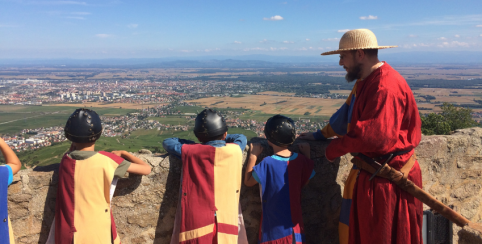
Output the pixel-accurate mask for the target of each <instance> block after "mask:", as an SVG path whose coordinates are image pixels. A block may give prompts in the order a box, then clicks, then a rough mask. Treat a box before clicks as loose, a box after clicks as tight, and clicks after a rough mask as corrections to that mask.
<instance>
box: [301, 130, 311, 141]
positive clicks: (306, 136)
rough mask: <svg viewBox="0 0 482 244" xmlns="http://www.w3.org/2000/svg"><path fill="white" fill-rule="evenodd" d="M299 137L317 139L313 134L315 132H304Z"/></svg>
mask: <svg viewBox="0 0 482 244" xmlns="http://www.w3.org/2000/svg"><path fill="white" fill-rule="evenodd" d="M298 138H300V139H303V140H309V141H314V140H315V137H314V136H313V132H303V133H301V134H300V135H299V136H298Z"/></svg>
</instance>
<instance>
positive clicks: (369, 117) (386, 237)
mask: <svg viewBox="0 0 482 244" xmlns="http://www.w3.org/2000/svg"><path fill="white" fill-rule="evenodd" d="M391 47H395V46H378V42H377V39H376V37H375V34H373V32H371V31H370V30H367V29H358V30H351V31H348V32H346V33H345V34H344V35H343V37H342V38H341V39H340V46H339V49H338V50H335V51H331V52H326V53H322V54H321V55H331V54H339V55H340V62H339V64H340V66H343V68H344V69H345V70H346V72H347V74H346V76H345V78H346V80H347V81H348V82H352V81H355V80H356V83H355V85H354V87H353V90H352V92H351V94H350V96H349V97H348V99H347V101H346V103H344V104H343V106H342V107H341V108H340V109H339V110H338V111H337V112H336V113H335V114H333V116H332V117H331V118H330V123H329V124H328V125H327V126H325V127H324V128H323V129H322V130H319V131H317V132H314V133H303V134H301V135H300V138H301V139H308V140H326V139H327V138H330V137H336V139H333V140H331V141H330V144H329V145H328V147H327V148H326V155H325V156H326V158H327V159H328V160H329V161H334V160H335V159H336V158H338V157H340V156H343V155H345V154H347V153H362V154H364V155H366V156H368V157H370V158H374V159H376V160H377V161H378V162H380V163H381V164H383V163H384V162H385V161H387V160H388V156H387V155H390V154H393V155H394V156H393V157H392V158H391V160H389V162H388V165H389V166H391V167H393V168H395V169H396V170H401V169H402V168H403V167H404V166H405V165H407V166H406V167H404V168H403V170H405V171H406V172H408V179H410V180H411V181H413V182H414V183H415V184H416V185H417V186H419V187H420V188H422V173H421V171H420V166H419V164H418V162H417V161H416V160H414V158H415V155H414V149H415V147H417V145H418V144H419V143H420V139H421V128H420V127H421V121H420V117H419V113H418V109H417V104H416V102H415V98H414V97H413V93H412V91H411V89H410V87H409V86H408V84H407V82H406V81H405V79H404V78H403V77H402V76H401V75H400V74H399V73H398V72H397V71H396V70H395V69H393V68H392V67H391V66H390V65H388V63H386V62H380V61H379V60H378V49H384V48H391ZM407 162H410V163H407ZM407 168H408V169H407ZM403 170H402V171H403ZM371 176H372V174H370V173H368V172H367V171H364V170H362V169H359V168H357V167H356V166H355V165H354V166H353V168H352V170H351V172H350V174H349V176H348V178H347V180H346V183H345V189H344V193H343V201H342V206H341V212H340V224H339V237H340V243H342V244H346V243H350V244H355V243H396V244H405V243H422V228H421V227H422V221H423V206H422V203H421V202H420V201H419V200H418V199H416V198H414V197H413V196H412V195H410V194H409V193H407V192H405V191H403V190H402V189H400V188H399V187H397V186H396V185H395V184H394V183H392V182H390V181H389V180H388V179H385V178H382V177H378V176H376V177H374V178H373V179H372V180H369V179H370V177H371Z"/></svg>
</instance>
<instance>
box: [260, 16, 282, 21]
mask: <svg viewBox="0 0 482 244" xmlns="http://www.w3.org/2000/svg"><path fill="white" fill-rule="evenodd" d="M283 19H284V18H283V17H281V16H279V15H275V16H272V17H271V18H263V20H269V21H278V20H283Z"/></svg>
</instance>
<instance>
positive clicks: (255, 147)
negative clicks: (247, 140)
mask: <svg viewBox="0 0 482 244" xmlns="http://www.w3.org/2000/svg"><path fill="white" fill-rule="evenodd" d="M263 149H264V148H263V147H262V146H261V144H259V143H254V144H253V143H251V144H250V146H249V154H250V155H255V156H256V157H257V156H259V155H260V154H261V153H262V152H263Z"/></svg>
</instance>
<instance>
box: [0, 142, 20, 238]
mask: <svg viewBox="0 0 482 244" xmlns="http://www.w3.org/2000/svg"><path fill="white" fill-rule="evenodd" d="M0 150H1V151H2V155H3V157H4V158H5V165H0V243H8V244H14V243H15V238H14V236H13V230H12V223H10V218H9V217H8V209H7V203H8V201H7V189H8V186H9V185H10V184H12V181H13V175H14V174H16V173H17V172H18V171H19V170H20V168H21V167H22V164H21V163H20V160H19V159H18V157H17V155H16V154H15V152H14V151H13V150H12V149H11V148H10V146H8V145H7V143H6V142H5V141H4V140H3V139H2V138H0Z"/></svg>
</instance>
